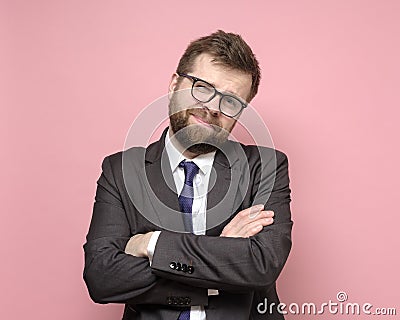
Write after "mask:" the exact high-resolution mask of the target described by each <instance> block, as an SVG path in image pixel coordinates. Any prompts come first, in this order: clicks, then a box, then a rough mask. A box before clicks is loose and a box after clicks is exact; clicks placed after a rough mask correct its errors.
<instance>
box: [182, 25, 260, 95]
mask: <svg viewBox="0 0 400 320" xmlns="http://www.w3.org/2000/svg"><path fill="white" fill-rule="evenodd" d="M202 53H207V54H209V55H211V56H212V57H213V58H214V61H215V62H216V63H220V64H222V65H223V66H226V67H228V68H232V69H235V70H239V71H243V72H244V73H247V74H250V75H251V78H252V83H251V90H250V96H249V97H248V100H249V101H250V100H251V99H253V98H254V96H255V95H256V94H257V91H258V85H259V84H260V78H261V72H260V67H259V65H258V61H257V59H256V57H255V55H254V53H253V52H252V51H251V49H250V47H249V45H248V44H247V43H246V42H245V41H244V40H243V39H242V37H241V36H240V35H238V34H234V33H227V32H224V31H222V30H218V31H217V32H214V33H212V34H210V35H209V36H205V37H202V38H199V39H197V40H194V41H192V42H191V43H190V44H189V46H188V47H187V48H186V50H185V53H184V54H183V56H182V57H181V59H180V60H179V64H178V68H177V70H176V71H177V73H188V72H191V71H192V70H191V69H192V67H193V63H194V61H195V59H196V58H197V57H198V56H199V55H200V54H202Z"/></svg>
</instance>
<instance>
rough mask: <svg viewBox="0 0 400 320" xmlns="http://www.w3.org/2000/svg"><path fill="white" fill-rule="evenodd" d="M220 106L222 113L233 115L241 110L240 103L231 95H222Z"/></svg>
mask: <svg viewBox="0 0 400 320" xmlns="http://www.w3.org/2000/svg"><path fill="white" fill-rule="evenodd" d="M220 108H221V112H222V113H225V114H226V115H228V116H231V117H234V116H236V115H237V114H238V113H239V112H240V111H241V110H242V103H241V102H240V101H239V100H238V99H237V98H235V97H233V96H223V98H222V99H221V104H220Z"/></svg>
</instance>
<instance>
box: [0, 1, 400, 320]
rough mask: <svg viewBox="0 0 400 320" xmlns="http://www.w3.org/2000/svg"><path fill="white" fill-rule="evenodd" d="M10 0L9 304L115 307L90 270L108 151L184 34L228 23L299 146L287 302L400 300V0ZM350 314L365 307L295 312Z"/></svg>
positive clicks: (293, 157)
mask: <svg viewBox="0 0 400 320" xmlns="http://www.w3.org/2000/svg"><path fill="white" fill-rule="evenodd" d="M0 3H1V4H0V39H1V43H0V46H1V47H0V55H1V56H0V57H1V59H0V90H1V91H0V105H1V126H0V130H1V131H0V133H1V141H2V150H3V152H2V156H1V160H0V161H1V168H2V170H1V173H0V174H1V176H0V178H1V182H2V183H1V193H0V194H1V203H2V204H3V205H2V208H1V224H0V237H1V239H0V240H1V253H0V254H1V263H0V271H1V278H2V279H1V290H0V295H1V296H0V301H1V307H0V318H1V319H59V320H64V319H96V320H102V319H104V320H105V319H120V318H121V313H122V306H120V305H106V306H101V305H96V304H94V303H93V302H91V300H90V299H89V297H88V294H87V291H86V288H85V285H84V283H83V280H82V269H83V250H82V245H83V243H84V242H85V235H86V232H87V229H88V225H89V221H90V217H91V210H92V205H93V197H94V192H95V187H96V180H97V178H98V176H99V174H100V164H101V160H102V159H103V157H104V156H105V155H107V154H110V153H113V152H116V151H118V150H121V149H122V148H123V143H124V139H125V136H126V134H127V132H128V129H129V127H130V125H131V123H132V121H133V120H134V119H135V117H136V116H137V115H138V113H139V112H140V110H141V109H142V108H144V107H145V106H146V105H148V104H149V103H150V102H152V101H153V100H154V99H157V98H158V97H160V96H161V95H163V94H165V93H166V90H167V86H168V81H169V78H170V75H171V73H172V72H173V71H174V70H175V68H176V65H177V62H178V59H179V57H180V55H181V54H182V52H183V50H184V49H185V47H186V45H187V44H188V42H189V41H190V40H192V39H194V38H197V37H199V36H202V35H206V34H209V33H211V32H213V31H215V30H217V29H219V28H222V29H224V30H226V31H233V32H237V33H240V34H242V35H243V37H244V38H245V39H246V40H247V41H248V43H249V44H250V45H251V47H252V48H253V50H254V51H255V53H256V54H257V57H258V59H259V61H260V63H261V67H262V70H263V79H262V83H261V86H260V90H259V92H260V93H259V95H258V96H257V97H256V99H255V100H254V101H253V102H254V103H253V104H254V106H255V107H256V109H257V111H258V112H259V113H260V114H261V115H262V117H263V119H264V120H265V121H266V123H267V124H268V127H269V129H270V130H271V132H272V136H273V139H274V142H275V145H276V147H277V148H278V149H281V150H284V151H285V152H286V153H287V154H288V156H289V161H290V176H291V181H292V185H291V187H292V191H293V202H292V212H293V219H294V221H295V225H294V233H293V240H294V245H293V250H292V252H291V255H290V258H289V261H288V263H287V265H286V267H285V269H284V271H283V273H282V275H281V277H280V279H279V282H278V290H279V292H280V296H281V300H282V302H285V303H287V304H289V303H292V302H297V303H303V302H314V303H322V302H328V301H329V300H333V301H336V294H337V293H338V292H339V291H345V292H346V293H347V294H348V296H349V300H348V301H349V302H358V303H361V304H362V303H365V302H369V303H371V304H373V305H374V307H396V308H397V313H398V314H399V313H400V304H399V301H400V299H399V298H400V293H399V285H400V281H399V275H398V270H400V257H399V247H400V241H399V232H398V228H399V222H400V218H399V209H398V204H397V201H398V199H399V195H400V194H399V186H398V184H399V180H400V170H399V163H400V151H399V142H398V139H399V136H400V130H399V125H398V121H399V116H400V112H399V107H400V97H399V87H400V86H399V85H400V83H399V78H400V62H399V57H400V43H399V39H400V23H399V21H400V1H396V0H393V1H390V0H384V1H382V0H375V1H372V0H371V1H366V0H358V1H357V0H327V1H317V0H302V1H299V0H293V1H245V2H240V3H239V2H238V3H234V2H232V1H209V0H203V1H201V2H190V1H189V2H188V1H152V0H147V1H126V0H125V1H104V0H102V1H99V0H92V1H77V0H74V1H50V0H48V1H45V0H42V1H39V0H37V1H28V0H26V1H18V0H10V1H1V2H0ZM160 112H164V111H160ZM342 318H345V319H353V318H357V317H355V316H347V317H346V316H340V315H329V314H324V315H323V316H309V315H289V316H288V317H287V319H342ZM358 318H360V319H361V318H364V317H363V316H359V317H358ZM369 318H371V319H372V318H376V319H378V318H379V319H394V317H390V316H370V317H369Z"/></svg>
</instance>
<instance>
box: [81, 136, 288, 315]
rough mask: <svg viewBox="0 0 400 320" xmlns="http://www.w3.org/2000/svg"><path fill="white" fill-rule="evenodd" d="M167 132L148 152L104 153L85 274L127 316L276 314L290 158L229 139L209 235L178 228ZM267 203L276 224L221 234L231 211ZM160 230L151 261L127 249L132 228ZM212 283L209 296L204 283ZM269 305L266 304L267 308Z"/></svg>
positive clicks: (212, 199) (220, 155)
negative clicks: (187, 310)
mask: <svg viewBox="0 0 400 320" xmlns="http://www.w3.org/2000/svg"><path fill="white" fill-rule="evenodd" d="M165 134H166V131H164V133H163V135H162V137H161V139H160V140H159V141H157V142H155V143H153V144H151V145H150V146H149V147H148V148H146V149H144V148H139V147H137V148H136V147H135V148H131V149H128V150H127V151H124V152H119V153H116V154H114V155H111V156H108V157H106V158H105V159H104V161H103V165H102V169H103V172H102V174H101V176H100V178H99V180H98V182H97V184H98V186H97V192H96V199H95V200H96V201H95V204H94V209H93V217H92V221H91V224H90V229H89V232H88V235H87V242H86V243H85V245H84V250H85V269H84V280H85V282H86V284H87V287H88V290H89V294H90V296H91V298H92V299H93V300H94V301H95V302H98V303H124V304H125V311H124V316H123V319H124V320H133V319H146V320H147V319H150V320H151V319H171V320H176V319H177V318H178V316H179V313H180V311H181V308H182V307H187V306H192V305H204V306H205V311H206V315H207V320H217V319H283V316H282V315H281V314H279V313H278V312H277V311H276V308H272V310H273V311H274V312H273V313H272V314H270V313H269V310H268V312H266V313H264V314H260V313H259V312H258V311H257V305H258V304H259V303H264V302H265V301H267V304H268V305H270V304H271V303H274V304H275V305H277V304H278V303H279V300H278V296H277V293H276V287H275V282H276V280H277V278H278V276H279V274H280V272H281V270H282V268H283V266H284V264H285V262H286V259H287V257H288V254H289V251H290V248H291V228H292V221H291V215H290V206H289V203H290V189H289V177H288V161H287V158H286V156H285V155H284V154H283V153H282V152H279V151H276V150H273V149H270V148H265V147H257V146H244V145H242V144H239V143H237V142H232V141H228V142H227V143H226V144H225V145H224V147H223V148H222V151H221V150H219V151H217V153H216V155H215V160H214V164H213V171H212V173H211V177H210V188H209V193H208V197H207V232H206V235H203V236H202V235H200V236H198V235H193V234H188V233H184V227H183V222H182V217H181V216H180V215H179V214H178V213H179V203H178V196H177V194H176V190H174V184H173V177H172V172H171V169H170V165H169V163H168V158H167V157H166V156H165V150H164V138H165ZM259 203H265V208H266V209H268V210H273V211H274V212H275V217H274V223H273V224H272V225H270V226H267V227H264V228H263V230H262V231H261V232H260V233H258V234H257V235H255V236H253V237H250V238H247V239H246V238H228V237H219V235H220V233H221V232H222V229H223V228H224V226H225V225H226V224H227V223H228V222H229V221H230V220H231V219H232V218H233V217H234V216H235V214H236V213H237V212H239V211H240V210H243V209H245V208H248V207H250V206H252V205H254V204H259ZM154 230H161V231H162V232H161V234H160V237H159V239H158V242H157V246H156V250H155V252H154V257H153V261H152V265H151V266H150V265H149V261H148V259H147V258H139V257H133V256H131V255H128V254H125V253H124V248H125V246H126V243H127V241H128V240H129V238H130V237H131V236H132V235H134V234H137V233H146V232H148V231H154ZM208 288H210V289H218V290H219V295H218V296H208V295H207V289H208ZM267 309H269V308H268V306H267Z"/></svg>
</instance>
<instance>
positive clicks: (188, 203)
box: [178, 160, 199, 233]
mask: <svg viewBox="0 0 400 320" xmlns="http://www.w3.org/2000/svg"><path fill="white" fill-rule="evenodd" d="M179 167H181V168H183V169H184V170H185V184H184V185H183V188H182V191H181V194H180V196H179V198H178V200H179V205H180V207H181V212H182V213H183V224H184V226H185V230H186V231H189V232H191V233H193V222H192V206H193V197H194V191H193V179H194V176H195V175H196V174H197V173H198V172H199V167H198V166H197V165H196V164H195V163H194V162H189V161H185V160H183V161H182V162H181V163H179Z"/></svg>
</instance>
